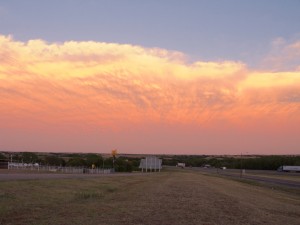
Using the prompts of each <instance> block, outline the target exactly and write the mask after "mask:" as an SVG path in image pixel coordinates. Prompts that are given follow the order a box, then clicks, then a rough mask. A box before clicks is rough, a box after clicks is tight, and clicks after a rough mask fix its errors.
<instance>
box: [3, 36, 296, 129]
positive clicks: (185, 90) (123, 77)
mask: <svg viewBox="0 0 300 225" xmlns="http://www.w3.org/2000/svg"><path fill="white" fill-rule="evenodd" d="M0 43H1V49H0V52H1V64H0V81H1V83H0V89H1V106H0V107H1V108H0V110H1V111H0V112H1V114H2V115H3V114H5V115H10V116H11V117H13V116H14V117H24V118H26V117H27V116H28V117H32V118H35V119H40V120H45V121H61V122H64V123H73V122H75V123H80V122H82V121H85V122H86V123H89V124H92V125H93V124H94V125H95V126H99V125H100V126H101V125H105V126H114V125H116V124H118V123H131V122H135V123H140V122H159V123H160V122H163V123H198V124H206V123H209V121H213V120H219V119H222V120H229V121H234V120H235V119H236V118H239V119H242V118H245V117H251V118H252V117H253V118H257V117H263V116H265V113H266V112H269V111H274V110H276V112H277V114H281V113H282V116H288V115H286V113H287V112H286V110H285V108H286V107H288V108H292V109H293V111H296V112H299V99H300V96H299V93H300V89H299V86H300V75H299V72H298V71H295V72H284V73H283V72H281V73H272V72H269V73H267V72H252V71H249V70H247V68H246V66H245V65H244V64H242V63H239V62H195V63H193V64H189V63H187V62H186V61H185V60H184V55H183V54H181V53H178V52H168V51H166V50H160V49H146V48H142V47H139V46H131V45H119V44H108V43H97V42H74V41H72V42H65V43H54V44H48V43H46V42H44V41H41V40H32V41H28V42H27V43H23V42H17V41H14V40H13V39H12V38H11V37H5V36H1V37H0ZM253 107H254V108H253ZM257 107H259V108H264V110H262V111H259V114H257V111H254V112H253V110H252V109H256V110H257ZM296 112H295V113H296ZM233 115H234V116H233ZM299 115H300V113H299ZM269 116H270V115H269ZM296 119H299V118H298V117H297V118H296Z"/></svg>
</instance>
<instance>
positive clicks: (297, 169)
mask: <svg viewBox="0 0 300 225" xmlns="http://www.w3.org/2000/svg"><path fill="white" fill-rule="evenodd" d="M277 171H280V172H300V166H280V167H279V168H278V169H277Z"/></svg>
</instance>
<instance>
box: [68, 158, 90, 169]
mask: <svg viewBox="0 0 300 225" xmlns="http://www.w3.org/2000/svg"><path fill="white" fill-rule="evenodd" d="M86 165H87V164H86V161H85V160H84V159H83V158H80V157H75V158H71V159H69V161H68V162H67V166H75V167H77V166H78V167H81V166H86Z"/></svg>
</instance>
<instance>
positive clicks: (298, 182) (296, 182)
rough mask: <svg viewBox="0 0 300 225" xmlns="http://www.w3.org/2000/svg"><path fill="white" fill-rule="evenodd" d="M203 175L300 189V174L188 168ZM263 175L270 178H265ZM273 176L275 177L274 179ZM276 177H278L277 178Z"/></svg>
mask: <svg viewBox="0 0 300 225" xmlns="http://www.w3.org/2000/svg"><path fill="white" fill-rule="evenodd" d="M187 169H191V170H195V171H199V172H202V173H210V174H218V175H220V176H226V177H231V178H234V179H243V180H253V181H257V182H260V183H267V184H273V185H280V186H286V187H290V188H297V189H298V188H299V189H300V179H298V178H300V174H299V173H282V172H277V171H263V170H246V174H242V176H241V173H240V170H233V169H230V170H221V169H219V170H218V169H216V168H210V169H209V168H187ZM263 175H265V176H268V177H263ZM272 176H273V177H272ZM275 176H276V177H275ZM286 177H293V180H288V179H285V178H286Z"/></svg>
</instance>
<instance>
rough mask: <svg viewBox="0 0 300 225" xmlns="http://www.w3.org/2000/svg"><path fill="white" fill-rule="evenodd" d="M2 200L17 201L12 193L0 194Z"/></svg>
mask: <svg viewBox="0 0 300 225" xmlns="http://www.w3.org/2000/svg"><path fill="white" fill-rule="evenodd" d="M1 199H15V196H14V195H13V194H11V193H7V192H0V200H1Z"/></svg>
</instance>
